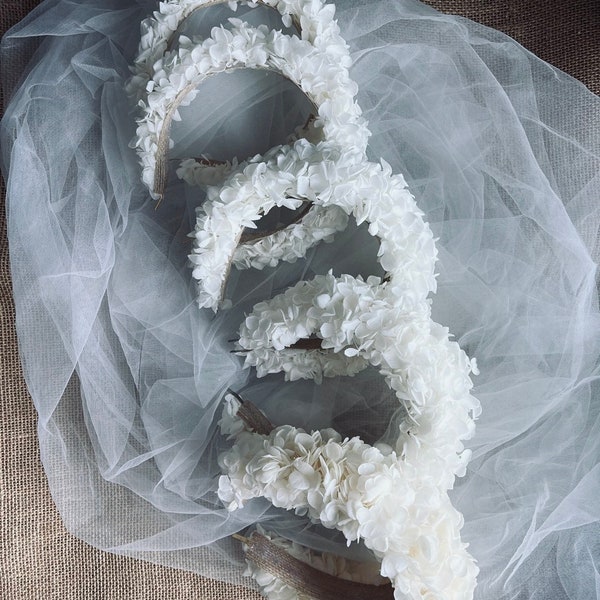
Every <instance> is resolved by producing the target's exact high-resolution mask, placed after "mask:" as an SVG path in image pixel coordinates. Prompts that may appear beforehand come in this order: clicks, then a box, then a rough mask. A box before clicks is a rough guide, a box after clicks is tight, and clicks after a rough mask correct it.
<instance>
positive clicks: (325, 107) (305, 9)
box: [128, 0, 367, 198]
mask: <svg viewBox="0 0 600 600" xmlns="http://www.w3.org/2000/svg"><path fill="white" fill-rule="evenodd" d="M212 4H214V2H210V1H203V0H199V1H195V2H194V1H187V2H179V1H177V0H172V1H170V2H163V3H161V5H160V12H157V13H155V16H154V19H148V20H146V21H144V22H143V23H142V42H141V45H140V52H139V54H138V57H137V59H136V61H135V63H134V64H135V67H134V73H135V74H134V76H133V77H132V78H131V80H130V82H129V85H128V88H129V92H130V93H131V94H132V95H134V96H135V95H136V94H138V95H140V91H141V90H144V92H142V93H141V98H140V99H139V104H140V106H141V107H142V109H143V112H144V116H143V117H142V118H141V119H140V120H138V130H137V139H136V141H135V147H136V148H137V151H138V155H139V157H140V161H141V163H142V167H143V175H142V180H143V182H144V183H145V184H146V185H147V186H148V188H149V189H150V192H151V194H152V195H153V197H155V198H161V197H162V195H163V193H164V185H165V181H166V171H167V158H166V157H167V152H168V150H169V147H170V139H169V132H170V127H171V123H172V121H173V120H177V119H179V113H178V108H179V107H181V106H186V105H188V104H189V103H191V102H192V101H193V99H194V97H195V92H194V90H195V89H196V88H197V87H198V85H199V84H200V83H201V82H202V81H204V80H205V79H206V78H207V77H209V76H210V75H214V74H216V73H219V72H231V71H232V70H235V69H240V68H253V69H267V70H274V71H276V72H279V73H280V74H282V75H283V76H284V77H288V78H289V79H291V80H292V81H293V82H294V83H296V84H297V85H298V86H299V87H300V88H301V89H302V90H303V91H304V92H305V93H306V94H307V95H308V96H309V98H311V100H313V102H314V103H315V105H316V106H317V107H318V110H319V119H320V120H323V123H322V124H320V123H319V122H317V123H315V125H317V126H322V127H323V132H324V135H325V136H327V137H333V138H334V139H336V140H337V141H338V142H339V143H342V144H344V143H352V144H354V145H356V146H357V147H358V148H360V147H361V146H362V147H363V151H364V149H365V148H366V137H365V135H366V134H367V130H366V127H365V126H364V124H363V123H362V122H361V120H360V118H359V115H360V109H359V108H358V105H356V104H355V103H354V102H353V97H354V95H355V94H356V84H354V83H353V82H352V81H351V80H350V78H349V76H348V67H349V65H350V57H349V55H348V49H347V46H346V44H345V42H344V41H343V39H342V38H341V37H340V35H339V28H338V26H337V23H336V22H335V21H334V20H333V15H334V7H333V5H327V6H325V5H323V4H322V3H320V2H306V1H304V0H301V1H292V2H290V1H289V0H285V1H283V0H280V1H269V2H264V4H266V5H268V6H273V7H274V8H277V9H278V10H279V11H280V12H281V13H282V14H283V16H284V22H290V21H289V20H291V19H292V18H294V19H295V20H296V21H299V23H300V27H301V28H302V39H299V38H298V37H296V36H293V37H289V36H286V35H284V34H282V33H281V32H279V31H270V30H269V29H268V28H267V27H265V26H261V27H258V28H253V27H249V26H248V25H246V24H244V23H242V22H241V21H240V20H238V19H230V22H231V24H232V25H233V27H232V29H231V30H227V29H225V28H216V27H215V28H214V29H213V31H212V33H211V36H210V37H209V38H208V39H206V40H198V39H190V38H188V37H187V36H183V35H182V36H180V37H179V38H178V40H177V41H178V46H177V48H175V49H170V43H169V42H170V41H171V40H172V38H173V35H174V33H175V32H176V30H177V28H178V27H179V25H180V24H181V22H182V20H183V19H185V18H186V17H187V16H189V15H190V14H192V12H194V11H195V10H197V9H200V8H203V7H206V6H210V5H212ZM231 4H232V5H233V6H235V3H231ZM253 4H254V5H255V3H253ZM261 4H263V3H262V2H261ZM334 116H335V117H338V118H340V119H341V122H338V123H335V122H334V123H331V120H332V118H334ZM361 125H363V126H362V127H361ZM330 129H331V131H329V130H330ZM361 134H362V135H361ZM361 137H362V138H363V139H361ZM183 169H184V172H185V165H183Z"/></svg>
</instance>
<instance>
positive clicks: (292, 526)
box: [1, 0, 600, 600]
mask: <svg viewBox="0 0 600 600" xmlns="http://www.w3.org/2000/svg"><path fill="white" fill-rule="evenodd" d="M155 8H156V6H155V3H154V2H150V1H148V0H118V1H117V0H46V1H45V2H43V3H42V4H41V5H40V6H39V7H38V8H37V9H36V10H35V11H34V12H33V13H32V14H31V15H30V16H29V17H27V18H26V19H25V20H24V21H23V22H22V23H20V24H19V25H17V26H16V27H15V28H13V29H12V30H11V31H9V32H8V34H7V35H6V36H5V38H4V39H3V42H2V50H1V55H2V65H3V66H2V71H3V86H4V90H5V92H6V93H7V95H10V102H9V104H8V106H7V110H6V113H5V117H4V119H3V121H2V158H3V169H4V174H5V177H6V180H7V218H8V233H9V243H10V257H11V272H12V279H13V286H14V296H15V302H16V309H17V330H18V336H19V345H20V352H21V358H22V362H23V367H24V373H25V377H26V380H27V384H28V387H29V390H30V392H31V395H32V397H33V400H34V402H35V405H36V408H37V410H38V412H39V437H40V446H41V452H42V460H43V463H44V467H45V469H46V472H47V474H48V478H49V481H50V486H51V489H52V494H53V497H54V500H55V502H56V504H57V506H58V508H59V510H60V512H61V515H62V517H63V519H64V521H65V523H66V525H67V527H68V528H69V529H70V530H71V531H72V532H73V533H74V534H76V535H77V536H79V537H81V538H82V539H84V540H86V541H87V542H89V543H91V544H93V545H94V546H97V547H100V548H104V549H107V550H109V551H112V552H117V553H121V554H127V555H131V556H136V557H141V558H145V559H148V560H151V561H155V562H159V563H162V564H167V565H171V566H175V567H181V568H185V569H190V570H193V571H196V572H198V573H200V574H202V575H205V576H208V577H213V578H218V579H221V580H225V581H231V582H234V583H238V584H239V583H241V582H244V585H248V586H251V585H252V584H251V583H250V582H249V580H246V579H243V578H242V572H243V569H244V562H243V555H242V553H241V550H240V547H239V544H238V543H237V542H236V541H235V540H232V538H231V537H230V536H231V534H233V533H235V532H238V531H241V530H244V529H245V528H247V527H248V526H250V525H252V524H254V523H257V522H259V523H262V524H263V526H265V527H266V528H268V529H270V530H272V531H275V532H277V533H279V534H281V535H283V536H284V537H288V538H290V539H294V540H297V541H299V542H300V543H302V544H305V545H307V546H310V547H312V548H316V549H320V550H329V551H333V552H336V553H338V554H339V553H341V554H348V555H352V556H355V557H358V558H360V557H361V556H363V555H364V550H363V549H362V548H361V547H360V546H359V547H350V548H346V545H345V543H344V540H343V539H341V538H340V536H339V535H338V534H336V533H334V532H332V531H328V530H325V529H323V528H320V527H317V526H310V525H309V524H308V523H307V522H306V521H305V520H304V519H302V518H300V517H296V516H294V515H293V514H290V513H287V512H285V511H281V510H277V509H274V508H272V507H270V506H269V504H268V503H267V502H264V501H260V500H259V501H255V502H251V503H249V504H248V506H247V507H245V508H244V509H243V510H240V511H237V512H235V513H228V512H227V511H226V510H225V509H224V507H223V506H222V505H221V504H220V502H219V500H218V498H217V495H216V489H217V484H216V482H217V477H218V474H219V468H218V465H217V456H218V454H219V453H220V452H221V451H223V450H224V449H225V448H226V447H227V444H228V442H227V441H226V440H225V439H223V438H222V437H221V436H220V435H219V434H218V432H217V427H216V422H217V420H218V418H219V415H220V411H221V406H222V398H223V394H224V392H225V390H226V389H227V388H233V389H235V390H243V394H244V396H245V397H247V398H248V399H249V400H251V401H252V402H254V403H255V404H257V405H258V406H259V407H260V408H261V409H263V410H264V411H265V412H267V414H268V415H269V417H270V419H271V420H272V421H273V422H274V423H276V424H283V423H289V424H293V425H297V426H301V427H304V428H307V429H311V428H323V427H327V426H334V427H335V428H336V429H338V430H339V431H340V432H342V433H344V434H345V435H351V434H358V435H361V436H362V437H363V438H364V439H365V440H366V441H373V440H376V439H378V438H380V437H382V436H385V435H386V431H388V429H389V427H390V423H393V422H394V419H396V418H397V417H398V415H396V414H395V413H394V405H393V403H392V399H391V396H390V392H389V390H387V388H386V386H385V384H384V383H383V381H382V379H381V377H380V376H379V375H378V374H377V372H376V371H374V370H367V371H365V372H363V373H361V374H359V375H358V376H357V377H355V378H335V379H331V380H326V381H324V382H323V384H321V385H316V384H314V383H312V382H294V383H284V382H283V378H282V377H280V376H275V375H273V376H269V377H266V378H264V379H256V377H255V376H254V374H253V373H252V372H251V371H250V370H247V369H244V368H243V361H242V360H240V358H239V357H238V356H236V355H234V354H232V353H231V350H232V345H231V343H230V342H229V340H231V339H232V338H235V336H236V331H237V329H238V326H239V324H240V322H241V320H242V318H243V315H244V313H246V312H248V311H249V310H250V309H251V307H252V306H253V304H255V303H256V302H258V301H259V300H262V299H265V298H268V297H271V296H273V295H274V294H276V293H279V292H280V291H282V290H283V289H285V288H286V287H288V286H289V285H292V284H293V283H295V282H296V281H298V280H299V279H303V278H304V279H307V278H310V277H312V276H313V275H314V274H317V273H326V272H327V271H328V270H329V269H331V268H333V270H334V272H335V273H336V274H341V273H352V274H356V273H361V274H364V275H368V274H370V273H373V272H376V263H375V256H376V252H377V247H376V243H375V241H374V240H373V239H371V238H370V237H369V236H368V234H367V232H366V231H365V229H364V228H363V227H356V226H351V227H350V228H349V229H348V230H347V231H346V232H344V233H342V234H340V235H338V236H337V237H336V239H335V241H334V242H333V243H332V244H324V245H321V246H318V247H317V248H316V249H315V250H313V251H311V252H309V253H308V255H307V257H306V259H304V260H300V261H298V262H296V263H294V264H285V265H280V266H279V267H277V268H274V269H265V270H264V271H256V270H252V271H243V272H234V273H233V274H232V278H231V282H230V284H229V289H230V293H231V297H232V298H233V300H234V303H233V307H232V308H231V309H230V310H228V311H222V312H219V313H218V314H217V315H216V316H215V315H213V313H212V312H211V311H207V310H199V309H198V308H197V306H195V304H194V286H193V284H192V282H191V276H190V268H189V264H188V259H187V255H188V253H189V248H190V239H189V237H188V235H187V234H188V233H189V232H190V231H191V229H192V228H193V221H194V209H195V207H196V206H197V205H198V204H199V203H201V202H202V199H203V193H202V191H201V190H199V189H198V188H190V187H189V186H187V185H185V184H183V183H182V182H180V181H178V180H177V179H176V177H174V176H173V177H172V178H171V180H170V183H169V187H168V190H167V197H166V199H165V201H163V202H162V203H161V205H160V206H159V207H158V208H156V207H155V203H154V202H153V201H152V200H151V199H150V198H149V195H148V193H147V191H146V190H145V188H144V187H143V185H142V184H141V182H140V168H139V166H138V164H137V160H136V156H135V152H134V151H133V150H132V148H131V147H130V142H131V140H132V138H133V136H134V132H135V122H134V116H135V107H134V106H132V105H131V102H130V100H129V99H128V98H127V96H126V95H125V92H124V81H125V80H126V79H127V77H128V75H129V64H130V63H131V61H132V59H133V56H134V54H135V52H136V48H137V44H138V41H139V23H140V21H141V20H142V19H143V18H144V17H146V16H147V15H148V14H150V12H151V11H152V10H154V9H155ZM336 14H337V18H338V20H339V23H340V26H341V30H342V35H343V36H344V37H345V39H346V40H347V42H348V43H349V45H350V47H351V51H352V57H353V59H354V66H353V68H352V71H351V74H352V76H353V78H354V79H355V80H356V81H357V83H358V85H359V88H360V92H359V96H358V100H359V103H360V104H361V106H362V109H363V111H364V114H365V117H366V118H367V119H368V121H369V123H370V128H371V131H372V132H373V135H372V138H371V140H370V149H369V152H370V157H371V158H372V159H373V160H379V158H384V159H385V160H386V161H387V162H389V163H390V164H391V165H392V167H393V169H394V170H395V171H396V172H401V173H403V174H404V175H405V177H406V179H407V181H408V183H409V186H410V188H411V190H412V192H413V194H414V195H415V197H416V198H417V201H418V203H419V205H420V207H421V208H422V209H423V210H424V211H425V213H426V218H427V220H428V221H429V223H430V224H431V227H432V228H433V230H434V232H435V235H436V237H438V238H439V241H438V247H439V253H440V259H439V263H438V271H439V277H438V287H439V289H438V292H437V294H436V295H435V296H434V298H433V312H434V318H435V319H436V320H437V321H438V322H441V323H443V324H444V325H446V326H448V327H449V328H450V331H451V332H453V334H454V335H455V337H456V339H457V340H458V341H459V343H460V344H461V346H462V347H463V348H464V349H465V350H466V351H467V353H468V354H469V355H471V356H475V357H476V358H477V361H478V365H479V368H480V371H481V374H480V375H479V376H478V377H476V379H475V390H474V393H475V395H476V396H477V397H478V398H479V399H480V401H481V404H482V409H483V412H482V415H481V417H480V418H479V420H478V423H477V433H476V435H475V437H474V438H473V439H472V440H471V441H470V443H469V446H470V447H471V448H472V450H473V460H472V462H471V463H470V465H469V468H468V471H467V474H466V476H465V477H464V478H462V479H459V480H457V483H456V486H455V488H454V490H453V491H452V493H451V497H452V500H453V502H454V504H455V506H456V507H457V508H458V509H459V510H460V511H461V512H462V513H463V514H464V516H465V526H464V529H463V539H464V540H465V541H468V542H469V543H470V552H471V553H472V554H473V556H474V557H475V558H476V559H477V561H478V564H479V567H480V570H481V573H480V576H479V585H478V588H477V591H476V598H480V599H486V600H488V599H494V600H505V599H506V600H508V599H511V600H512V599H515V600H516V599H540V600H542V599H543V600H546V599H547V598H553V599H554V600H562V599H570V600H583V599H591V598H600V502H598V498H599V497H600V465H599V458H600V419H599V416H600V395H599V389H600V386H599V380H598V356H599V354H600V318H599V314H598V297H597V281H596V263H597V262H598V259H599V252H600V245H599V243H598V229H599V224H600V175H599V173H600V135H599V125H600V99H599V98H598V97H596V96H594V95H593V94H592V93H591V92H589V91H588V90H587V89H586V88H585V87H584V86H583V85H582V84H581V83H579V82H577V81H575V80H574V79H572V78H570V77H568V76H567V75H565V74H563V73H561V72H559V71H558V70H556V69H554V68H553V67H551V66H549V65H548V64H546V63H544V62H542V61H541V60H539V59H537V58H536V57H535V56H533V55H532V54H530V53H529V52H527V51H526V50H525V49H523V48H522V47H520V46H519V45H518V44H517V43H516V42H514V41H512V40H510V39H509V38H507V37H506V36H505V35H503V34H501V33H499V32H496V31H493V30H490V29H487V28H485V27H483V26H481V25H478V24H475V23H472V22H470V21H467V20H464V19H460V18H456V17H452V16H447V15H442V14H440V13H438V12H436V11H434V10H433V9H431V8H429V7H427V6H425V5H422V4H420V3H418V2H415V1H412V0H398V1H392V0H339V1H338V3H337V13H336ZM230 16H234V13H232V12H231V11H230V9H229V8H223V7H221V8H218V9H217V8H215V9H210V11H206V13H205V14H202V15H200V14H198V15H196V16H195V17H194V20H193V22H190V23H187V24H186V25H185V27H186V28H190V30H194V31H195V32H202V31H203V30H204V31H209V29H210V26H211V24H216V23H218V22H222V21H223V20H224V19H226V18H228V17H230ZM235 16H238V17H240V16H241V18H244V19H247V20H250V21H252V22H255V23H259V22H267V23H268V24H269V25H270V26H273V27H281V23H279V22H278V21H277V18H276V15H273V14H268V11H262V12H261V9H248V8H246V9H243V8H240V9H239V10H238V12H237V13H236V14H235ZM15 73H19V75H20V77H19V78H15V76H14V74H15ZM21 74H22V75H21ZM306 110H307V107H306V102H305V100H304V99H303V97H302V95H301V93H300V92H299V91H298V90H296V89H294V88H293V87H290V86H288V85H287V84H286V82H285V81H283V80H282V79H281V78H279V77H277V76H274V75H272V76H265V75H264V74H257V73H252V72H249V71H248V72H245V71H244V72H239V73H236V74H234V75H233V74H232V75H224V76H219V77H215V78H213V79H212V80H211V81H210V82H209V83H207V84H206V86H203V88H202V89H201V90H200V93H199V95H198V97H197V98H196V100H194V102H193V103H192V105H191V106H189V107H187V108H186V109H184V110H183V111H182V121H181V123H178V124H177V126H176V127H175V129H174V132H173V137H174V140H175V147H174V149H173V152H172V157H178V156H180V157H190V156H198V155H200V154H208V155H211V156H214V157H217V158H231V157H232V156H234V155H237V156H239V157H240V158H244V157H246V156H249V155H251V154H253V153H256V152H263V151H265V150H266V149H268V148H269V147H271V146H273V145H274V144H275V143H281V142H282V141H284V140H285V138H286V136H287V135H288V134H289V133H290V132H291V131H293V130H294V128H295V127H297V126H298V125H299V124H302V122H303V120H304V119H305V118H306ZM174 170H175V169H174V168H173V169H172V171H173V172H174Z"/></svg>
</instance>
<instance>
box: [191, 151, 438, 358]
mask: <svg viewBox="0 0 600 600" xmlns="http://www.w3.org/2000/svg"><path fill="white" fill-rule="evenodd" d="M255 160H256V161H258V162H255ZM303 199H306V200H309V201H310V202H312V203H313V204H314V205H315V206H317V207H322V208H323V209H327V210H328V211H330V212H319V213H317V212H314V213H312V214H310V213H309V215H307V217H306V218H304V219H303V220H302V221H301V223H300V224H298V225H296V226H293V227H291V228H287V229H286V230H285V231H284V232H282V234H281V235H280V236H279V238H277V237H275V236H272V237H270V238H267V239H265V240H262V241H261V243H260V244H256V245H241V246H240V245H238V240H239V238H240V236H241V234H242V231H243V229H244V227H251V226H253V222H254V221H256V220H258V219H259V218H260V216H261V214H263V213H264V212H267V211H268V210H270V209H271V208H272V207H273V206H287V207H288V208H297V207H298V206H299V205H300V202H301V201H302V200H303ZM349 214H353V215H354V216H355V218H356V220H357V222H358V223H362V222H363V221H365V220H366V221H368V222H369V231H370V233H371V234H372V235H377V236H378V237H379V238H380V240H381V249H380V256H379V262H380V263H381V265H382V267H383V268H384V269H385V270H386V271H393V275H392V276H391V280H390V282H389V283H387V284H385V285H386V287H388V288H390V290H392V289H393V291H391V293H393V294H394V295H395V296H397V297H400V296H402V297H403V298H404V300H403V301H404V302H407V301H408V299H409V298H412V299H414V301H420V300H423V299H424V298H425V297H426V296H427V295H428V294H429V293H430V292H431V291H435V289H436V282H435V260H436V257H437V252H436V249H435V244H434V240H433V234H432V233H431V230H430V229H429V226H428V225H427V224H426V223H425V222H424V221H423V218H422V216H423V213H422V212H421V211H420V210H419V208H418V207H417V205H416V203H415V201H414V198H413V197H412V195H411V194H410V192H409V191H408V189H407V186H406V181H405V180H404V178H403V177H402V176H401V175H392V172H391V168H390V167H389V165H387V164H386V163H385V162H382V163H381V164H377V163H369V162H366V161H362V162H359V163H357V162H356V154H355V153H354V151H352V150H350V151H348V152H344V151H339V150H338V149H337V148H336V147H332V146H331V145H330V144H327V143H326V142H320V143H319V144H316V145H315V144H311V143H310V142H308V141H307V140H304V139H300V140H298V141H297V142H296V143H295V144H294V145H293V146H287V147H281V148H274V149H273V150H271V151H270V152H269V153H268V154H267V155H266V156H265V158H264V160H262V159H261V158H260V157H257V158H256V159H253V160H252V161H250V162H249V164H248V165H247V166H246V167H245V168H244V169H243V170H241V171H238V172H237V173H235V174H234V175H232V176H231V177H230V178H229V179H228V180H227V181H226V182H225V183H224V185H223V186H221V187H218V188H217V187H213V188H209V189H208V198H207V201H206V202H205V204H204V205H203V206H202V207H201V208H200V209H199V210H198V211H197V220H196V227H195V231H194V234H193V235H194V247H193V250H192V254H191V255H190V260H191V262H192V264H193V266H194V270H193V277H194V278H195V279H196V280H198V304H199V306H200V307H210V308H213V309H214V310H216V309H217V308H218V307H219V305H220V304H221V303H222V302H223V298H222V296H223V290H224V284H225V280H226V277H227V273H228V269H229V265H230V263H231V261H232V257H233V261H234V263H235V264H236V265H239V266H241V267H247V266H255V267H258V268H262V267H263V266H265V265H269V266H273V265H274V264H276V262H277V261H278V260H288V261H291V260H295V259H296V258H298V257H299V256H303V255H304V253H305V252H306V250H307V249H308V248H309V247H311V246H313V245H315V244H316V243H318V242H319V241H321V240H323V239H324V240H325V241H329V239H330V237H332V235H333V233H334V232H335V231H339V230H342V229H343V228H345V227H346V224H347V219H348V215H349ZM294 229H296V230H297V234H296V233H295V232H294ZM290 232H291V233H292V234H291V235H290ZM250 249H251V251H252V254H250ZM396 265H401V268H397V267H396ZM315 356H316V355H315Z"/></svg>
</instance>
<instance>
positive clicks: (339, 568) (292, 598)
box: [245, 525, 386, 600]
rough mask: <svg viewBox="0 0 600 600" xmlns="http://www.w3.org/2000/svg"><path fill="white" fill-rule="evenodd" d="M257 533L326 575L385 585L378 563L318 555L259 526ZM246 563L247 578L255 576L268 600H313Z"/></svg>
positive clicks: (270, 574)
mask: <svg viewBox="0 0 600 600" xmlns="http://www.w3.org/2000/svg"><path fill="white" fill-rule="evenodd" d="M256 530H257V532H258V533H260V534H261V535H263V536H264V537H266V538H267V539H268V540H270V541H271V542H272V543H273V544H275V545H277V546H279V547H280V548H282V549H284V550H285V551H286V552H287V553H288V554H289V555H290V556H292V557H294V558H296V559H298V560H300V561H302V562H303V563H305V564H307V565H310V566H311V567H314V568H315V569H318V570H319V571H321V572H323V573H327V574H329V575H333V576H334V577H338V578H340V579H345V580H347V581H355V582H357V583H365V584H370V585H383V584H384V583H386V579H384V578H383V577H382V576H381V575H380V574H379V565H378V563H376V562H356V561H352V560H347V559H345V558H343V557H341V556H337V555H335V554H331V553H328V552H322V553H321V552H315V551H313V550H310V549H309V548H306V547H304V546H301V545H300V544H296V543H295V542H291V541H289V540H287V539H285V538H282V537H280V536H277V535H276V534H274V533H270V532H267V531H265V530H264V529H263V528H262V527H261V526H260V525H258V526H257V527H256ZM246 564H247V565H248V568H247V570H246V572H245V575H247V576H250V577H252V578H253V579H254V580H255V581H256V582H257V583H258V585H259V586H260V588H261V591H262V593H263V594H264V595H265V596H266V597H267V598H269V600H310V597H308V596H306V595H305V594H302V593H301V592H298V591H297V590H296V589H295V588H293V587H291V586H290V585H288V584H286V583H285V582H284V581H282V580H281V579H279V578H277V577H276V576H275V575H273V574H272V573H270V572H268V571H266V570H265V569H263V568H261V567H260V566H258V565H256V564H255V563H254V562H252V561H251V560H249V559H248V558H247V559H246Z"/></svg>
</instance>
